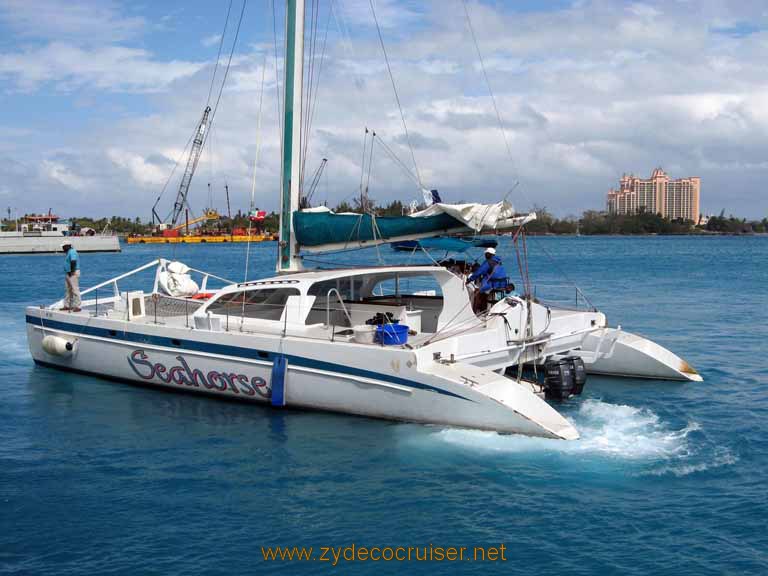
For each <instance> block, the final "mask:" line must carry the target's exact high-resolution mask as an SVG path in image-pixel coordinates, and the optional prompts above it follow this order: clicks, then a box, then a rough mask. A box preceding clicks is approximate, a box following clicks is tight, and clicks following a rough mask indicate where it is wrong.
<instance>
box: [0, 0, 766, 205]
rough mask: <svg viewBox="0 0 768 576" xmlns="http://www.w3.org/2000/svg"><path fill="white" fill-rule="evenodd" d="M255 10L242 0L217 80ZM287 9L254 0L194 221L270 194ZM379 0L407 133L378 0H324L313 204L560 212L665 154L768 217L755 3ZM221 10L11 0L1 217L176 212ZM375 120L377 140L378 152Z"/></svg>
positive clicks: (1, 65)
mask: <svg viewBox="0 0 768 576" xmlns="http://www.w3.org/2000/svg"><path fill="white" fill-rule="evenodd" d="M242 1H243V0H233V2H232V13H231V15H230V20H229V23H228V25H227V29H226V34H225V35H224V40H223V47H224V48H223V52H222V56H221V58H220V59H219V67H218V70H217V83H218V82H219V81H220V80H221V77H222V75H223V71H224V69H225V65H226V62H227V58H228V55H229V49H230V47H231V46H232V42H233V39H234V31H235V28H236V26H237V20H238V16H239V14H240V10H241V6H242ZM275 3H276V4H277V6H276V8H275V9H274V10H273V7H272V4H271V3H270V0H247V4H246V6H245V10H244V16H243V20H242V25H241V30H240V34H239V37H238V40H237V44H236V45H235V49H234V53H233V57H232V65H231V67H230V69H229V73H228V76H227V81H226V83H225V85H224V89H223V92H222V96H221V101H220V105H219V108H218V109H217V113H216V116H215V118H214V121H213V126H212V129H211V131H210V133H209V137H208V141H207V145H206V147H205V150H204V152H203V155H202V157H201V160H200V164H199V166H198V170H197V173H196V175H195V178H194V180H193V183H192V187H191V191H190V198H189V202H190V205H191V207H192V209H193V212H194V211H198V212H199V211H201V210H202V209H203V208H204V207H207V206H209V205H210V206H212V207H214V208H217V209H219V210H220V211H223V210H226V199H225V195H224V189H225V185H226V186H227V187H228V189H229V193H230V200H231V205H232V209H233V211H234V210H238V209H241V210H246V209H247V208H248V204H249V197H250V194H251V189H252V186H253V190H254V195H255V200H256V205H257V206H258V207H260V208H262V209H268V210H271V209H275V208H276V207H277V205H278V190H279V172H280V130H279V125H280V120H279V113H278V110H279V106H280V105H281V104H280V102H279V101H278V94H279V90H280V87H281V84H282V65H283V62H282V51H283V48H282V43H283V36H284V9H283V2H281V1H280V0H276V2H275ZM312 4H313V2H307V5H308V8H307V10H308V11H309V9H310V7H311V6H312ZM373 4H374V7H375V13H376V17H377V19H378V22H379V25H380V30H381V36H382V39H383V42H384V46H385V48H386V51H387V55H388V58H389V65H390V68H391V71H392V78H393V79H394V84H395V86H396V89H397V97H398V98H399V101H400V104H401V107H402V111H403V115H404V117H405V125H406V126H407V131H408V137H406V134H405V129H404V127H403V121H402V119H401V115H400V112H399V109H398V103H397V99H396V97H395V93H394V91H393V87H392V81H391V79H390V76H389V74H388V72H387V63H386V61H385V59H384V56H383V52H382V48H381V45H380V43H379V36H378V34H377V29H376V26H375V23H374V18H373V14H372V10H371V5H370V0H332V1H331V0H319V8H318V13H317V18H316V22H317V26H316V29H317V33H316V36H315V46H316V50H315V53H316V57H315V59H314V60H313V62H314V64H313V66H314V70H315V71H316V72H317V73H318V74H317V76H316V78H317V80H316V84H315V85H314V86H315V88H314V90H313V92H314V96H313V98H312V99H311V102H312V106H313V113H312V114H311V117H312V122H311V126H310V130H309V132H308V138H307V137H306V136H305V138H307V155H306V168H305V170H306V180H307V181H309V180H310V179H311V175H312V174H313V173H314V172H315V170H316V169H317V167H318V166H319V164H320V162H321V160H322V158H327V159H328V163H327V166H326V169H325V171H324V173H323V176H322V178H321V179H320V182H319V185H318V186H317V189H316V191H315V194H314V196H313V201H314V202H315V203H318V202H324V201H327V202H328V203H329V204H330V205H332V206H333V205H335V204H337V203H338V202H340V201H342V200H346V201H350V200H351V199H352V198H354V197H356V196H357V195H359V189H360V183H361V181H362V182H364V183H367V185H368V187H369V195H370V197H371V198H372V199H373V200H374V201H376V202H377V203H386V202H389V201H391V200H401V201H403V202H404V203H409V202H411V201H412V200H416V199H420V197H421V194H420V188H421V187H422V186H423V187H425V188H430V189H431V188H436V189H439V190H440V193H441V196H442V197H443V199H444V200H445V201H448V202H458V201H480V202H482V201H489V202H491V201H498V200H500V199H502V198H508V199H509V200H511V201H512V202H513V203H514V204H515V206H516V208H518V209H519V210H520V211H524V210H527V209H530V208H532V207H534V206H538V207H546V208H547V209H548V210H550V211H551V212H553V213H555V214H556V215H558V216H568V215H573V214H580V213H581V212H582V211H584V210H588V209H602V208H603V207H604V205H605V195H606V193H607V191H608V189H609V188H610V187H612V186H616V185H617V184H618V180H619V178H620V177H621V175H622V174H623V173H633V174H636V175H639V176H644V177H648V176H649V175H650V173H651V171H652V170H653V169H654V168H655V167H657V166H661V167H663V168H664V169H665V170H666V171H667V172H668V173H669V174H670V175H671V176H672V177H687V176H699V177H701V179H702V192H701V205H702V211H703V212H704V213H719V212H720V211H721V210H725V212H726V213H733V214H735V215H737V216H741V217H747V218H763V217H765V216H766V215H768V193H767V192H766V190H765V188H764V184H763V183H764V182H765V181H766V176H768V155H767V154H766V151H768V5H766V4H765V3H764V2H762V1H754V2H752V1H749V0H745V1H741V2H738V1H732V0H728V1H714V0H700V1H693V0H665V1H663V2H619V1H602V0H595V1H589V0H575V1H564V0H550V1H546V0H542V1H534V0H524V1H523V0H521V1H513V0H508V1H499V0H497V1H493V2H490V1H476V0H467V1H466V5H465V4H464V3H463V2H462V1H461V0H441V1H421V2H417V1H408V0H405V1H396V0H375V1H374V2H373ZM227 6H228V2H226V1H225V0H222V1H221V2H210V1H205V2H204V1H201V0H190V1H181V0H179V1H160V0H159V1H157V2H146V1H145V2H127V1H126V2H121V1H119V0H103V1H92V0H66V1H64V0H0V210H2V211H3V215H5V212H6V210H7V209H8V208H10V209H11V210H12V211H13V212H16V211H18V212H19V213H21V214H23V213H27V212H43V211H47V210H48V209H49V208H51V209H53V211H54V212H56V213H58V214H61V215H67V216H75V215H79V216H110V215H120V216H126V217H131V218H134V217H137V216H138V217H141V218H142V219H143V220H146V219H148V218H149V216H150V213H151V208H152V205H153V204H154V203H155V200H156V199H157V198H158V196H161V197H160V201H159V203H158V212H159V213H160V214H161V215H162V216H165V215H166V214H168V212H169V211H170V209H171V207H172V205H173V200H174V197H175V195H176V190H177V189H178V185H179V177H180V174H181V172H182V171H183V164H184V163H185V162H186V158H185V157H184V154H183V152H184V147H185V145H186V143H187V141H188V140H189V138H190V136H191V134H192V133H193V131H194V129H195V126H196V123H197V122H198V121H199V118H200V116H201V114H202V111H203V108H204V107H205V105H206V102H207V101H208V93H209V90H210V88H211V79H212V75H213V72H214V67H215V64H216V62H217V53H218V49H219V43H220V40H221V37H222V36H221V35H222V32H223V31H224V26H225V20H226V15H227ZM465 6H466V10H467V11H468V13H469V16H470V18H469V20H468V19H467V17H466V14H465ZM469 22H471V25H472V29H473V30H474V33H475V37H476V38H477V43H478V46H479V49H480V54H481V55H482V62H483V64H484V66H481V65H480V59H479V57H478V53H477V51H476V49H475V45H474V43H473V39H472V35H471V33H470V27H469ZM273 23H274V24H273ZM308 28H309V24H308ZM275 31H276V34H275ZM307 41H308V43H309V41H310V38H309V36H308V38H307ZM323 43H325V50H324V52H323V50H322V46H323ZM275 45H277V50H275ZM321 54H323V57H322V58H321V57H320V55H321ZM483 71H485V74H484V73H483ZM486 76H487V82H486ZM489 85H490V91H489ZM217 90H218V88H217V86H216V85H214V91H213V100H214V101H215V99H216V98H215V97H216V93H217ZM491 94H493V99H492V97H491ZM494 99H495V104H496V106H495V107H494ZM496 109H498V112H499V114H498V116H497V114H496V112H495V110H496ZM502 126H503V130H502V128H501V127H502ZM366 127H367V128H368V129H369V130H371V131H375V132H376V134H377V140H380V141H381V142H382V143H383V145H381V144H377V145H375V146H374V148H373V154H372V156H371V154H370V152H369V151H368V149H366V152H365V155H364V153H363V150H364V149H363V143H364V135H365V129H366ZM409 141H410V145H411V148H412V150H413V154H411V151H410V148H409V146H408V142H409ZM368 142H370V137H369V140H368ZM385 146H386V147H388V148H389V149H390V150H391V151H392V153H393V154H394V156H395V157H396V158H397V159H398V161H395V160H393V159H392V158H391V157H390V156H389V155H388V154H387V153H386V152H385ZM179 158H181V159H182V160H181V166H180V167H179V168H177V170H176V172H175V173H173V177H172V178H170V176H171V174H172V171H173V169H174V166H175V165H176V163H177V161H178V160H179ZM364 158H365V163H366V167H365V168H364V169H363V167H362V163H363V159H364ZM414 161H415V165H414ZM254 167H255V168H254ZM254 169H255V173H254ZM416 175H418V176H416ZM169 178H170V179H169ZM166 182H168V184H167V186H166ZM209 185H210V186H209ZM164 186H165V188H166V189H165V191H164V192H163V188H164ZM161 192H162V195H161Z"/></svg>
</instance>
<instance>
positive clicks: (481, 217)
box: [411, 201, 536, 232]
mask: <svg viewBox="0 0 768 576" xmlns="http://www.w3.org/2000/svg"><path fill="white" fill-rule="evenodd" d="M438 214H448V215H449V216H451V217H453V218H455V219H456V220H459V221H460V222H463V223H464V224H465V225H466V226H467V228H471V229H472V230H474V231H475V232H480V231H481V230H495V229H498V228H509V227H511V226H519V225H521V224H525V223H526V222H530V221H531V220H535V219H536V214H535V213H531V214H527V215H525V216H515V210H514V208H513V207H512V204H510V203H509V202H506V201H502V202H497V203H496V204H479V203H476V202H474V203H471V204H444V203H437V204H432V206H429V207H428V208H426V209H424V210H420V211H419V212H414V213H413V214H411V217H413V218H424V217H426V216H436V215H438Z"/></svg>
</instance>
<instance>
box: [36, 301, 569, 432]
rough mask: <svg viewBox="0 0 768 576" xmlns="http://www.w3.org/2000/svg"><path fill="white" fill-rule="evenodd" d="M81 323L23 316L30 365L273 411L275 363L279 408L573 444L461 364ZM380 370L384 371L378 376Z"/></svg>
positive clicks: (524, 400)
mask: <svg viewBox="0 0 768 576" xmlns="http://www.w3.org/2000/svg"><path fill="white" fill-rule="evenodd" d="M80 320H81V319H80V318H79V317H75V316H74V315H68V314H66V313H60V312H50V311H40V309H35V308H30V309H28V311H27V332H28V339H29V344H30V350H31V352H32V356H33V358H34V360H35V362H37V363H39V364H44V365H49V366H53V367H56V368H63V369H67V370H73V371H78V372H84V373H89V374H94V375H98V376H103V377H108V378H112V379H119V380H126V381H132V382H137V383H141V384H144V385H150V386H158V387H163V388H167V389H175V390H184V391H189V392H199V393H207V394H211V395H216V396H223V397H227V398H229V399H236V400H244V401H251V402H261V403H273V390H272V387H273V378H274V374H273V364H274V363H275V359H276V358H277V357H278V356H283V357H285V359H286V360H287V370H286V373H285V387H284V397H285V405H287V406H291V407H300V408H312V409H322V410H330V411H335V412H343V413H347V414H355V415H361V416H369V417H376V418H385V419H393V420H406V421H413V422H420V423H428V424H443V425H451V426H458V427H468V428H477V429H486V430H495V431H499V432H507V433H520V434H526V435H532V436H543V437H550V438H562V439H575V438H578V433H577V431H576V430H575V428H574V427H573V426H572V425H571V423H570V422H569V421H567V420H566V419H565V418H564V417H563V416H561V415H560V414H559V413H558V412H557V411H556V410H554V409H553V408H552V407H551V406H550V405H549V404H547V403H546V402H545V401H544V400H543V399H541V398H540V396H539V395H537V394H536V393H535V391H534V388H533V387H532V386H531V385H530V384H529V383H525V382H522V383H516V382H515V381H513V380H511V379H509V378H507V377H504V376H502V375H499V374H497V373H495V372H493V371H490V370H484V369H482V368H478V367H475V366H471V365H466V364H460V363H454V364H441V363H438V362H430V363H428V365H427V366H423V367H419V366H417V355H416V354H414V353H413V352H412V351H409V350H405V349H400V348H386V347H385V348H382V347H378V346H364V345H358V344H354V343H349V344H346V343H339V342H336V343H329V342H324V341H307V340H306V339H305V340H303V341H302V340H297V339H292V338H280V337H279V336H274V337H269V336H266V337H265V336H263V335H250V334H249V335H244V334H215V335H213V337H211V336H212V335H211V334H210V333H209V334H206V333H204V332H201V331H194V330H191V329H170V328H168V327H164V329H161V331H160V330H157V328H156V327H154V326H143V329H142V330H141V331H140V332H139V331H136V330H132V331H131V332H125V331H123V330H121V329H120V328H119V327H117V329H115V327H116V326H115V325H116V324H118V323H116V322H114V321H111V322H110V321H104V320H97V319H93V318H92V319H90V320H91V321H90V322H82V321H80ZM110 324H111V325H112V328H110V327H109V325H110ZM122 326H124V324H122ZM160 332H161V333H162V335H160ZM45 338H47V340H46V341H45V342H44V339H45ZM67 343H68V345H67ZM54 344H59V345H58V346H56V345H54ZM385 362H386V365H387V366H388V367H389V369H388V370H386V371H381V369H380V367H381V366H382V364H384V363H385ZM374 365H376V366H378V367H379V370H378V371H377V372H376V373H374V372H371V371H370V370H369V369H367V367H368V368H369V367H370V366H374Z"/></svg>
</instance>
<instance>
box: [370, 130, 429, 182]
mask: <svg viewBox="0 0 768 576" xmlns="http://www.w3.org/2000/svg"><path fill="white" fill-rule="evenodd" d="M376 142H378V143H379V145H380V146H382V147H383V148H384V151H385V152H386V153H387V154H389V157H390V158H392V160H394V161H395V163H396V164H398V165H399V166H400V167H401V168H402V169H403V171H404V172H405V173H406V175H408V176H410V177H411V178H412V179H413V181H414V182H416V184H419V179H418V178H416V175H415V174H414V173H413V172H412V171H411V170H410V168H408V166H406V164H405V162H403V161H402V160H401V159H400V158H398V156H397V154H395V152H394V151H393V150H392V148H390V147H389V146H387V144H386V143H385V142H384V140H382V138H381V136H379V138H378V140H376Z"/></svg>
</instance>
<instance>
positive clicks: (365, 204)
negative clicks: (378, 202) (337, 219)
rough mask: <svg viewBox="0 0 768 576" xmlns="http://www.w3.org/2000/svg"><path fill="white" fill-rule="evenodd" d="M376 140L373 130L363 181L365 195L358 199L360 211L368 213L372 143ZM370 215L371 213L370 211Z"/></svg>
mask: <svg viewBox="0 0 768 576" xmlns="http://www.w3.org/2000/svg"><path fill="white" fill-rule="evenodd" d="M375 140H376V131H375V130H374V131H373V132H372V135H371V153H370V156H369V157H368V178H367V180H366V181H365V194H364V195H361V197H360V210H362V211H363V212H368V208H369V207H370V201H369V200H368V190H369V189H370V186H371V170H372V169H373V143H374V141H375ZM371 213H372V211H371Z"/></svg>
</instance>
